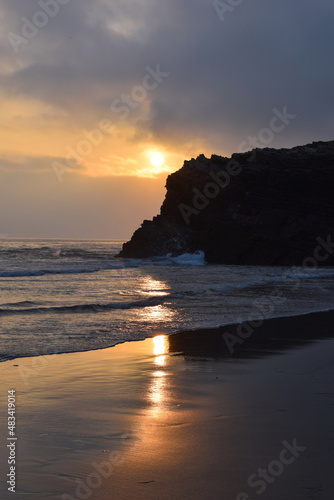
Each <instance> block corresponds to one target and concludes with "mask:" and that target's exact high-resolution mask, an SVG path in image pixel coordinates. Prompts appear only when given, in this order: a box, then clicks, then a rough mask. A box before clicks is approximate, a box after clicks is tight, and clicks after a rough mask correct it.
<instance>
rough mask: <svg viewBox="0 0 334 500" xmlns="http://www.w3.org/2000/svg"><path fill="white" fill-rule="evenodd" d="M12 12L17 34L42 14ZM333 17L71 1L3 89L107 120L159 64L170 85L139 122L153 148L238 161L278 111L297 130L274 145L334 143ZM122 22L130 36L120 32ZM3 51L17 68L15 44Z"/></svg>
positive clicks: (261, 1) (268, 5) (322, 10)
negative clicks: (199, 144)
mask: <svg viewBox="0 0 334 500" xmlns="http://www.w3.org/2000/svg"><path fill="white" fill-rule="evenodd" d="M3 5H4V8H5V9H6V12H7V13H8V19H9V21H10V23H12V24H11V27H9V29H13V30H15V29H19V25H20V23H19V20H20V16H22V15H26V16H27V17H29V16H32V14H33V13H34V12H35V11H36V8H37V6H38V4H37V3H36V2H35V1H32V0H25V2H24V5H23V2H13V1H12V0H5V1H4V2H3ZM23 7H24V9H23ZM333 13H334V9H333V5H332V1H331V0H322V1H320V2H314V1H313V0H305V1H304V2H302V3H300V2H291V0H253V1H252V2H246V1H244V2H243V3H241V5H239V6H238V7H236V8H235V9H234V11H233V12H230V13H227V14H226V19H225V21H224V22H221V21H220V20H219V17H218V15H217V14H216V12H215V10H214V8H213V5H212V2H211V0H210V1H208V0H191V1H190V0H171V1H169V2H158V1H157V0H147V1H141V2H139V1H135V0H132V1H126V2H124V1H122V2H121V1H105V0H99V1H98V0H96V1H94V4H93V5H92V2H88V1H80V2H79V1H77V0H71V2H70V3H69V4H68V5H64V6H62V7H61V9H60V13H59V15H58V16H57V17H55V18H54V19H52V20H50V23H49V24H48V25H47V26H46V27H45V28H43V29H41V30H40V32H39V33H38V35H37V36H36V37H35V38H34V39H32V40H31V41H30V42H29V44H28V45H27V47H23V48H22V54H21V55H20V56H19V57H20V58H22V60H24V57H25V56H24V51H25V49H27V60H28V59H29V65H28V66H27V67H24V68H22V69H20V70H19V71H16V72H14V73H13V74H11V75H7V76H6V77H4V79H3V82H4V83H3V86H4V88H5V89H6V90H7V92H12V93H18V94H23V95H27V96H32V97H35V98H39V99H41V100H44V101H46V102H50V103H51V104H53V105H55V106H58V107H60V108H63V109H66V110H68V111H69V112H71V113H73V114H74V115H75V116H78V117H81V116H82V117H83V116H84V115H86V116H89V119H90V120H94V119H96V121H98V120H99V119H100V118H101V117H104V116H108V114H109V105H110V103H111V101H112V100H113V99H114V98H116V97H118V95H119V94H120V93H122V92H128V91H129V90H131V88H132V87H133V86H134V85H138V84H139V83H140V82H141V80H142V78H143V76H144V74H145V67H146V66H147V65H148V64H151V65H153V64H156V63H160V65H161V67H162V68H163V69H164V70H165V71H169V72H170V77H169V78H168V80H166V81H165V82H164V83H163V85H161V86H160V87H159V88H158V89H157V90H156V91H155V92H154V93H153V92H152V95H150V99H151V101H152V107H151V114H150V116H149V117H148V118H147V117H145V119H142V120H140V116H138V113H134V114H132V115H131V117H130V118H129V119H130V120H135V123H136V124H137V126H139V127H140V131H139V134H141V135H142V136H143V137H145V134H146V135H147V137H151V138H153V139H155V140H160V141H162V142H164V141H165V142H167V143H171V144H172V143H173V142H174V143H175V142H177V143H179V144H180V143H182V142H186V141H194V142H195V141H196V140H201V141H204V142H205V143H206V144H207V146H208V148H209V147H210V148H212V149H214V151H215V152H221V151H222V150H224V149H225V150H227V151H228V152H232V151H233V150H234V149H235V148H236V147H237V145H238V143H239V142H240V141H242V140H244V139H245V137H247V136H248V135H249V134H256V133H257V131H258V130H259V129H260V128H262V127H265V126H266V125H267V123H268V120H270V117H271V114H272V108H274V107H277V108H282V107H283V106H284V105H287V106H288V109H289V110H290V112H291V113H294V114H296V115H297V116H298V119H297V120H296V121H295V122H294V124H293V126H291V128H289V129H287V130H286V131H285V132H284V133H282V134H281V135H279V136H277V137H276V138H275V141H274V143H273V144H272V145H273V146H280V145H293V144H295V143H296V142H308V141H309V140H313V139H314V140H316V139H330V138H332V129H331V123H332V112H333V111H332V110H333V109H334V106H333V104H334V94H333V92H332V89H333V84H334V70H333V66H332V53H331V51H332V47H333V42H334V31H333V29H332V22H331V19H332V18H333ZM14 14H16V16H15V15H14ZM122 23H124V25H125V26H128V29H129V34H128V35H126V34H124V33H122V30H119V29H117V26H122ZM136 25H137V26H138V29H135V26H136ZM110 27H113V28H114V30H112V29H111V28H110ZM132 27H134V28H133V31H131V30H132ZM3 50H6V51H7V52H6V55H7V57H12V58H15V57H17V56H16V55H15V54H14V53H13V51H12V48H11V47H10V45H9V44H8V43H7V48H6V49H4V48H3V46H2V51H3ZM34 54H35V57H34ZM28 55H29V57H28ZM83 107H84V109H83ZM83 119H84V118H83Z"/></svg>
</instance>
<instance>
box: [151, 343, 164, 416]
mask: <svg viewBox="0 0 334 500" xmlns="http://www.w3.org/2000/svg"><path fill="white" fill-rule="evenodd" d="M167 350H168V347H167V339H166V335H158V336H157V337H154V338H153V354H154V355H155V356H156V358H155V360H154V364H155V366H156V367H157V370H155V371H154V372H153V373H152V382H151V386H150V390H149V399H150V401H151V403H152V408H151V415H152V416H153V417H158V416H159V415H160V414H161V412H162V411H163V410H164V406H165V403H166V372H165V371H163V370H162V368H165V367H166V366H165V365H166V356H165V353H166V352H167Z"/></svg>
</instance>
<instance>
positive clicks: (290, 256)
mask: <svg viewBox="0 0 334 500" xmlns="http://www.w3.org/2000/svg"><path fill="white" fill-rule="evenodd" d="M166 188H167V193H166V197H165V200H164V202H163V204H162V206H161V209H160V215H158V216H156V217H154V218H153V220H152V221H147V220H145V221H144V222H143V224H142V225H141V227H140V228H139V229H138V230H137V231H135V233H134V234H133V236H132V238H131V240H130V241H129V242H127V243H125V244H124V245H123V249H122V251H121V252H120V254H119V257H128V258H132V257H134V258H145V257H152V256H156V255H166V254H168V253H171V254H173V255H180V254H182V253H185V252H195V251H196V250H202V251H204V253H205V257H206V260H207V262H209V263H224V264H257V265H297V266H302V265H303V266H305V267H316V266H318V265H319V266H332V265H333V264H334V244H333V242H334V196H333V194H334V141H329V142H315V143H312V144H308V145H306V146H298V147H295V148H292V149H278V150H276V149H271V148H264V149H254V150H253V151H250V152H247V153H236V154H233V155H232V157H231V158H225V157H221V156H216V155H212V156H211V158H210V159H207V158H206V157H205V156H203V155H200V156H199V157H198V158H197V159H192V160H190V161H185V162H184V165H183V167H182V168H181V169H180V170H178V171H177V172H175V173H173V174H171V175H169V176H168V178H167V183H166Z"/></svg>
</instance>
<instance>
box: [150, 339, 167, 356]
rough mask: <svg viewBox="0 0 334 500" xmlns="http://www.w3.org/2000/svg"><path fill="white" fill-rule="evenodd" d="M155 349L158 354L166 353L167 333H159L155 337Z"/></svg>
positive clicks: (154, 351)
mask: <svg viewBox="0 0 334 500" xmlns="http://www.w3.org/2000/svg"><path fill="white" fill-rule="evenodd" d="M153 343H154V350H153V353H154V354H155V355H156V356H160V355H161V354H165V353H166V352H167V340H166V335H158V336H157V337H154V338H153Z"/></svg>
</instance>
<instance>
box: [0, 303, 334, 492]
mask: <svg viewBox="0 0 334 500" xmlns="http://www.w3.org/2000/svg"><path fill="white" fill-rule="evenodd" d="M332 325H333V313H322V314H318V315H307V316H303V317H299V318H293V319H280V320H270V321H265V322H264V324H263V325H262V326H259V327H257V328H256V329H254V331H252V332H251V334H250V332H248V333H249V335H248V337H247V336H246V338H244V339H243V342H242V343H241V342H239V343H238V344H235V347H238V349H236V352H234V353H233V355H231V352H230V351H229V350H228V349H226V338H224V337H223V335H224V334H225V333H226V332H228V333H230V334H231V335H237V334H238V333H237V330H236V328H237V327H233V328H232V327H231V328H229V327H225V329H220V330H216V331H213V332H211V333H210V332H209V331H206V332H198V333H197V334H194V333H193V332H184V333H183V334H177V335H176V336H172V337H165V336H158V337H156V338H155V339H147V340H145V341H141V342H131V343H125V344H122V345H118V346H116V347H113V348H110V349H105V350H100V351H91V352H85V353H75V354H62V355H53V356H42V357H39V358H22V359H16V360H11V361H7V362H5V363H2V364H1V365H0V380H1V381H2V384H1V387H2V390H1V395H0V404H1V418H0V436H1V463H0V465H1V478H0V479H1V483H0V498H1V499H2V498H17V499H21V498H22V499H26V498H27V499H33V500H34V499H36V500H37V499H48V498H58V499H63V500H69V499H88V498H90V499H92V500H98V499H99V500H107V499H108V500H110V499H115V500H141V499H143V500H144V499H145V500H151V499H152V500H163V499H166V500H167V499H168V500H170V499H176V500H181V499H182V500H184V499H198V500H202V499H203V500H206V499H208V500H211V499H212V500H254V499H257V498H260V499H263V500H265V499H270V500H282V499H287V500H290V499H291V500H302V499H303V500H304V499H305V500H306V499H319V500H320V499H321V500H327V499H328V500H332V499H333V498H334V474H333V464H334V340H333V339H332V338H325V337H330V336H331V335H332V331H331V330H333V328H332ZM240 332H244V336H245V330H239V333H240ZM203 335H205V339H207V340H205V341H203V338H204V337H203ZM209 336H210V337H209ZM314 337H316V338H317V339H320V340H317V341H313V340H312V339H313V338H314ZM239 338H240V337H239ZM268 338H269V339H270V340H269V341H268ZM230 339H231V338H230ZM263 339H265V340H263ZM305 339H307V341H305ZM12 389H14V390H15V391H16V412H17V413H16V425H17V434H16V436H17V441H16V443H15V453H16V493H15V494H14V493H11V492H8V491H7V487H8V486H9V485H8V484H6V481H7V477H6V474H7V473H8V472H9V465H8V463H7V457H8V450H9V448H8V447H7V443H8V441H9V440H7V437H8V433H7V413H6V411H7V408H6V407H7V391H8V390H12Z"/></svg>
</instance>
